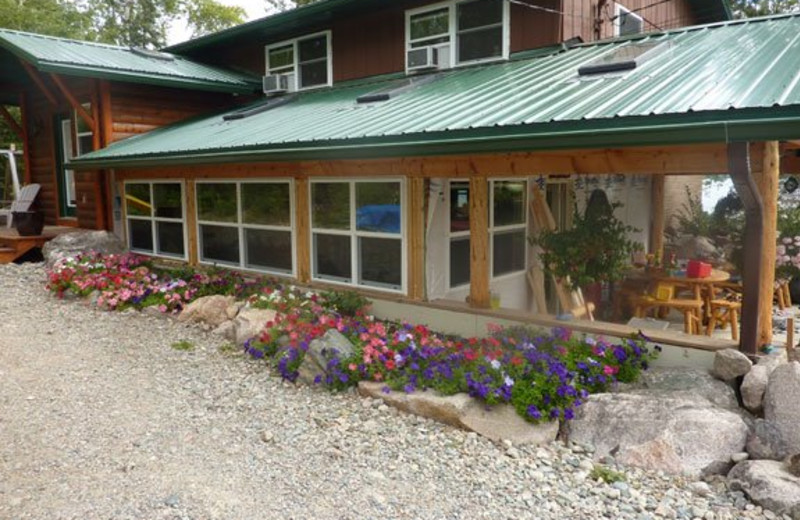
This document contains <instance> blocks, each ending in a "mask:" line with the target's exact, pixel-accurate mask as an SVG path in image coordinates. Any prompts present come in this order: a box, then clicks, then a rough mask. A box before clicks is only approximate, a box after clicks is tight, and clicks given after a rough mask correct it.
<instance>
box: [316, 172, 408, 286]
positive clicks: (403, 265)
mask: <svg viewBox="0 0 800 520" xmlns="http://www.w3.org/2000/svg"><path fill="white" fill-rule="evenodd" d="M370 182H373V183H375V182H395V183H399V184H400V233H399V234H398V233H382V232H380V231H359V230H358V229H357V227H356V217H357V209H358V208H357V207H356V203H357V201H356V184H357V183H370ZM334 183H341V184H348V186H349V195H350V229H349V230H345V229H329V228H318V227H316V226H315V225H314V204H313V195H312V193H313V186H314V184H334ZM308 200H309V205H308V219H309V220H308V221H309V229H310V233H309V234H310V236H309V240H310V242H311V244H310V247H309V254H310V255H311V258H310V259H309V260H310V263H311V279H312V280H313V281H317V282H325V283H329V284H335V285H342V286H347V287H358V288H364V289H370V290H376V291H383V292H390V293H396V294H406V291H407V290H408V254H407V252H408V250H407V247H408V240H407V236H406V235H407V230H406V227H407V226H406V215H407V208H406V204H407V203H406V180H405V178H403V177H368V178H347V179H330V178H324V177H319V178H312V179H309V183H308ZM316 233H320V234H323V235H338V236H346V237H349V238H350V259H351V262H350V279H349V281H346V280H343V279H341V278H337V277H332V276H317V266H316V257H317V255H316V241H315V240H314V235H315V234H316ZM359 238H385V239H391V240H399V241H400V251H401V257H402V258H401V262H400V271H401V272H400V280H401V284H400V287H391V286H389V285H387V284H378V283H372V282H367V283H360V281H359V270H360V267H361V262H360V258H361V257H360V255H359V250H358V239H359Z"/></svg>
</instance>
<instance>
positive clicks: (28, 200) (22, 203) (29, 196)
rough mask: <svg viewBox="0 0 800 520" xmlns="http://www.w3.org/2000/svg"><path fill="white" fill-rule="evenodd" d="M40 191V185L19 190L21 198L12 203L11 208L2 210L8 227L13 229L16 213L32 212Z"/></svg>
mask: <svg viewBox="0 0 800 520" xmlns="http://www.w3.org/2000/svg"><path fill="white" fill-rule="evenodd" d="M40 189H41V186H40V185H39V184H35V183H34V184H28V185H27V186H25V187H24V188H22V189H21V190H19V196H17V198H16V199H15V200H14V202H12V203H11V206H10V207H8V208H4V209H0V216H5V217H6V227H8V228H10V227H11V224H12V220H13V218H14V217H13V215H14V212H16V211H30V210H31V207H32V206H33V203H34V201H35V200H36V196H37V195H39V190H40Z"/></svg>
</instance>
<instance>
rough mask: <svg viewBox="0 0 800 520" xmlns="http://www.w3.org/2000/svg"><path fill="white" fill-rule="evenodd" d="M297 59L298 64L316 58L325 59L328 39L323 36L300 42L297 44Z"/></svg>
mask: <svg viewBox="0 0 800 520" xmlns="http://www.w3.org/2000/svg"><path fill="white" fill-rule="evenodd" d="M297 57H298V61H299V62H300V63H303V62H306V61H310V60H314V59H317V58H327V57H328V37H327V36H326V35H324V34H323V35H320V36H315V37H314V38H308V39H307V40H300V41H299V42H297Z"/></svg>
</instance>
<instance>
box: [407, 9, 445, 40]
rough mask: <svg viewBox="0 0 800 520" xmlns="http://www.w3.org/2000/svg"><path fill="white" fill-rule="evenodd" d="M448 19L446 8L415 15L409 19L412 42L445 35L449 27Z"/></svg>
mask: <svg viewBox="0 0 800 520" xmlns="http://www.w3.org/2000/svg"><path fill="white" fill-rule="evenodd" d="M449 18H450V17H449V15H448V10H447V8H446V7H445V8H444V9H438V10H436V11H428V12H427V13H420V14H415V15H413V16H411V17H410V19H409V24H410V25H409V28H408V30H409V35H410V37H411V39H412V40H418V39H420V38H429V37H431V36H438V35H443V34H447V33H448V28H449V25H450V19H449Z"/></svg>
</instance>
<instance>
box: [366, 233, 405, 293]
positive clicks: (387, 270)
mask: <svg viewBox="0 0 800 520" xmlns="http://www.w3.org/2000/svg"><path fill="white" fill-rule="evenodd" d="M402 246H403V245H402V242H401V241H400V240H398V239H394V238H366V237H362V238H359V239H358V249H359V254H360V258H359V261H360V263H359V265H360V279H359V283H360V284H362V285H370V284H379V285H390V286H392V287H396V288H400V287H401V286H402V284H403V260H402V259H403V247H402Z"/></svg>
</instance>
